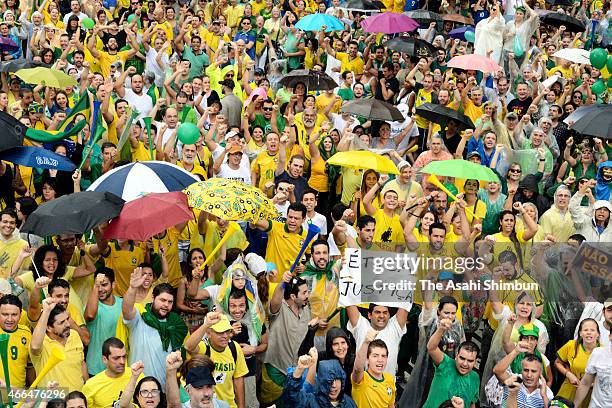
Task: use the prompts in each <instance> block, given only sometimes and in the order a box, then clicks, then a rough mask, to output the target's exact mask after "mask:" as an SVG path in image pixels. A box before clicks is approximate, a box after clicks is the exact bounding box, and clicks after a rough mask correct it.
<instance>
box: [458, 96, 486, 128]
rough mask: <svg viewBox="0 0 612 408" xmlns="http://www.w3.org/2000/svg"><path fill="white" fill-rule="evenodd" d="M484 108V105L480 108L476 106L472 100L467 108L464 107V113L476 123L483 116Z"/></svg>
mask: <svg viewBox="0 0 612 408" xmlns="http://www.w3.org/2000/svg"><path fill="white" fill-rule="evenodd" d="M483 106H484V104H482V105H480V106H476V105H474V102H472V100H471V99H470V100H468V102H467V104H465V106H464V107H463V113H464V114H465V116H467V117H469V118H470V119H472V122H474V123H476V121H477V120H478V118H480V117H481V116H482V113H483Z"/></svg>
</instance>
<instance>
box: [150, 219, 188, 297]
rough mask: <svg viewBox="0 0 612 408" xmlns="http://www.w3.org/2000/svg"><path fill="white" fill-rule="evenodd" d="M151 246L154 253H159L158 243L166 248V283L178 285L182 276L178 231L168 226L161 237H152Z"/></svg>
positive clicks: (174, 286)
mask: <svg viewBox="0 0 612 408" xmlns="http://www.w3.org/2000/svg"><path fill="white" fill-rule="evenodd" d="M152 240H153V248H154V250H155V253H159V247H160V245H161V246H163V247H164V249H165V250H166V260H167V261H168V283H169V284H170V285H172V287H173V288H176V287H178V285H179V283H180V282H181V278H182V277H183V273H182V272H181V265H180V260H179V249H178V241H179V232H178V231H177V230H176V229H175V228H174V227H172V228H168V229H167V230H166V234H165V235H164V236H163V238H156V237H153V238H152Z"/></svg>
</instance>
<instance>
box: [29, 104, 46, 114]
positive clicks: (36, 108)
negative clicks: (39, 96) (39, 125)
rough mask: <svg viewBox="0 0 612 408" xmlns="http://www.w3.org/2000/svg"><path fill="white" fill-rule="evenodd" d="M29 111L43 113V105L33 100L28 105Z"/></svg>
mask: <svg viewBox="0 0 612 408" xmlns="http://www.w3.org/2000/svg"><path fill="white" fill-rule="evenodd" d="M28 112H30V113H42V112H43V107H42V105H41V104H39V103H38V102H32V103H31V104H30V106H28Z"/></svg>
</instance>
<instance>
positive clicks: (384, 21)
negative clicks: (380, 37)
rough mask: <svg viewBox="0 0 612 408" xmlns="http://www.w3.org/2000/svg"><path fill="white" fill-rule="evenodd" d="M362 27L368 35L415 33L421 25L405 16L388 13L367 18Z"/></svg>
mask: <svg viewBox="0 0 612 408" xmlns="http://www.w3.org/2000/svg"><path fill="white" fill-rule="evenodd" d="M361 27H363V30H364V31H365V32H366V33H385V34H396V33H404V32H407V31H414V30H416V29H417V28H419V23H418V22H416V21H415V20H413V19H412V18H410V17H408V16H406V15H404V14H399V13H392V12H390V11H387V12H385V13H380V14H374V15H372V16H370V17H368V18H366V19H365V20H363V21H362V22H361Z"/></svg>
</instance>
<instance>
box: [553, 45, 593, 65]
mask: <svg viewBox="0 0 612 408" xmlns="http://www.w3.org/2000/svg"><path fill="white" fill-rule="evenodd" d="M589 55H591V52H590V51H587V50H583V49H581V48H562V49H560V50H559V51H557V52H555V53H554V54H553V57H557V58H563V59H564V60H567V61H570V62H574V63H576V64H589V65H591V61H590V60H589Z"/></svg>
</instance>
